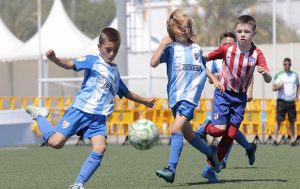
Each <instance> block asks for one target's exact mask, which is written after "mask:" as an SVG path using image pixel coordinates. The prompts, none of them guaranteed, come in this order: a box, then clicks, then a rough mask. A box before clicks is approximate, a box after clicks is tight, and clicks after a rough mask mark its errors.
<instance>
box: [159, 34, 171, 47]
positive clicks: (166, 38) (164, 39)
mask: <svg viewBox="0 0 300 189" xmlns="http://www.w3.org/2000/svg"><path fill="white" fill-rule="evenodd" d="M171 43H173V40H172V39H171V37H169V36H166V37H164V38H163V40H162V41H161V44H162V45H164V46H167V45H169V44H171Z"/></svg>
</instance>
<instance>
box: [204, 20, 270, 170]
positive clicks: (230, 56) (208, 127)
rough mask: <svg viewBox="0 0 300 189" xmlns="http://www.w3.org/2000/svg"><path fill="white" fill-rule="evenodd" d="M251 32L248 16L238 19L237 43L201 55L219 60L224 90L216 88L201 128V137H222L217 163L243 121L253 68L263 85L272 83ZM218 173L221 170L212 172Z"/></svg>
mask: <svg viewBox="0 0 300 189" xmlns="http://www.w3.org/2000/svg"><path fill="white" fill-rule="evenodd" d="M255 30H256V22H255V19H254V18H253V17H252V16H249V15H243V16H240V17H239V18H238V19H237V22H236V24H235V35H236V38H237V43H234V44H230V45H226V46H221V47H219V48H218V49H216V50H215V51H213V52H211V53H208V54H207V55H204V57H205V58H206V60H207V61H209V60H215V59H223V67H222V72H221V74H220V79H219V80H220V82H221V83H222V84H223V86H224V88H225V90H223V89H222V88H219V89H218V88H216V90H215V92H214V100H213V109H212V121H205V122H204V124H203V125H202V129H203V131H204V133H205V134H209V135H211V136H213V137H220V136H222V139H221V141H220V142H219V145H218V158H219V160H220V161H222V160H223V158H224V156H225V155H226V154H227V152H228V149H229V147H230V146H231V144H232V143H233V140H234V139H235V137H236V134H237V131H238V129H239V127H240V124H241V122H242V121H243V118H244V112H245V107H246V103H247V94H246V92H247V88H248V86H249V85H250V83H251V80H252V77H253V72H254V70H255V67H256V70H257V71H258V72H259V73H260V74H261V75H262V76H263V79H264V81H265V82H266V83H270V82H271V80H272V76H271V75H270V73H269V69H268V66H267V64H266V60H265V57H264V55H263V53H262V52H261V50H259V49H258V48H257V47H256V46H255V45H254V43H253V42H252V39H253V38H254V36H255V34H256V31H255ZM206 69H207V68H206ZM220 171H221V169H219V170H217V171H216V172H220Z"/></svg>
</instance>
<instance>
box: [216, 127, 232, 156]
mask: <svg viewBox="0 0 300 189" xmlns="http://www.w3.org/2000/svg"><path fill="white" fill-rule="evenodd" d="M236 133H237V128H236V127H234V126H233V125H229V127H228V129H227V130H226V132H225V134H224V135H223V136H222V139H221V141H220V142H219V144H218V159H219V160H220V161H222V160H223V159H224V157H225V155H226V154H227V153H228V151H229V149H230V147H231V145H232V143H233V139H234V138H235V136H236Z"/></svg>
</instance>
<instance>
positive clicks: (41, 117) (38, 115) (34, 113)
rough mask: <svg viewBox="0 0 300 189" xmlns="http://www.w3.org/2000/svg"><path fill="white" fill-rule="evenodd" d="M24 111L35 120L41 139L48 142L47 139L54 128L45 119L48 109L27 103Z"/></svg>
mask: <svg viewBox="0 0 300 189" xmlns="http://www.w3.org/2000/svg"><path fill="white" fill-rule="evenodd" d="M26 112H27V113H28V114H29V115H31V117H32V119H33V120H36V122H37V123H38V127H39V129H40V131H41V134H42V137H43V139H44V140H45V141H47V142H48V139H49V138H50V137H51V136H52V135H53V134H54V133H55V128H54V127H53V126H52V125H51V124H50V122H49V121H48V120H47V117H48V115H49V113H50V111H49V109H48V108H45V107H36V106H33V105H29V106H27V107H26Z"/></svg>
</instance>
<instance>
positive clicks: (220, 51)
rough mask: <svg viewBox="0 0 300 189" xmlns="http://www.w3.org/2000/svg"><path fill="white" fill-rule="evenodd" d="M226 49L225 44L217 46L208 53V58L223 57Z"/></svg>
mask: <svg viewBox="0 0 300 189" xmlns="http://www.w3.org/2000/svg"><path fill="white" fill-rule="evenodd" d="M226 50H227V46H222V47H219V48H217V49H216V50H214V51H213V52H210V53H208V55H207V57H208V59H209V60H216V59H223V58H224V57H225V55H226V54H225V53H226Z"/></svg>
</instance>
